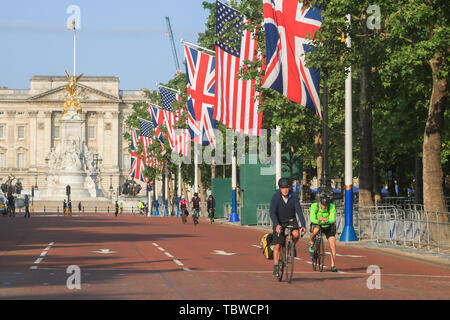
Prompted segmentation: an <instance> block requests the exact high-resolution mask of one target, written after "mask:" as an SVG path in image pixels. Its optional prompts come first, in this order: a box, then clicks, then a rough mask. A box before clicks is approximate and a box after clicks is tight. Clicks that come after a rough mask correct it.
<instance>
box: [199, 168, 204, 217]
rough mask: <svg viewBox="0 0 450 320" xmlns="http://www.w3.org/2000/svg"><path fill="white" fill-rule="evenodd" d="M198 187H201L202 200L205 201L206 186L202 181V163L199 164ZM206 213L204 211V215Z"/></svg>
mask: <svg viewBox="0 0 450 320" xmlns="http://www.w3.org/2000/svg"><path fill="white" fill-rule="evenodd" d="M198 189H199V191H200V192H199V196H200V201H201V202H204V201H205V197H206V195H205V188H204V187H203V182H202V170H201V168H200V165H199V166H198ZM204 214H205V213H204V212H203V211H202V215H204Z"/></svg>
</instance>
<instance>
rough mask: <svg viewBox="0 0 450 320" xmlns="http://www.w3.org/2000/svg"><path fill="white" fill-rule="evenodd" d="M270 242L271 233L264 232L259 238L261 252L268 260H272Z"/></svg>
mask: <svg viewBox="0 0 450 320" xmlns="http://www.w3.org/2000/svg"><path fill="white" fill-rule="evenodd" d="M272 242H273V233H266V234H265V235H264V236H263V237H262V238H261V242H260V244H261V251H262V254H263V255H264V257H265V258H266V259H268V260H272V259H273V247H274V245H272Z"/></svg>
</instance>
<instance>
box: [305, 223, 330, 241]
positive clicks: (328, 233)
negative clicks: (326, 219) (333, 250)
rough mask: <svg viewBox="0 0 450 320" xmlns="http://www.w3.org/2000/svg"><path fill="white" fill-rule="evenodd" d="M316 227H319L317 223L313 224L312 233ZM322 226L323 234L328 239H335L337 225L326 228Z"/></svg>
mask: <svg viewBox="0 0 450 320" xmlns="http://www.w3.org/2000/svg"><path fill="white" fill-rule="evenodd" d="M316 226H319V225H317V224H315V223H311V229H310V232H313V229H314V228H315V227H316ZM321 226H322V233H323V234H324V235H325V236H326V237H327V239H328V238H329V237H335V236H336V223H332V224H329V225H327V226H328V227H324V226H323V225H321Z"/></svg>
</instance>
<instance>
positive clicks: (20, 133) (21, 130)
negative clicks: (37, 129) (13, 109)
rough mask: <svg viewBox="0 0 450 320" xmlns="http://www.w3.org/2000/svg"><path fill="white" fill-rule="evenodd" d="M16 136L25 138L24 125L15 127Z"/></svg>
mask: <svg viewBox="0 0 450 320" xmlns="http://www.w3.org/2000/svg"><path fill="white" fill-rule="evenodd" d="M17 138H19V139H24V138H25V126H18V127H17Z"/></svg>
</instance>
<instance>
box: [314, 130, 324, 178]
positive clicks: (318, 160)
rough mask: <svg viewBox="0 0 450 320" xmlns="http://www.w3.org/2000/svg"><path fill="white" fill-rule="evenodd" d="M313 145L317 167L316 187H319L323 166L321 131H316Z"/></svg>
mask: <svg viewBox="0 0 450 320" xmlns="http://www.w3.org/2000/svg"><path fill="white" fill-rule="evenodd" d="M314 144H315V145H316V154H317V156H316V165H317V184H318V185H317V186H318V187H320V181H321V180H322V164H323V154H322V131H320V130H319V131H317V133H316V136H315V137H314Z"/></svg>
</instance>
